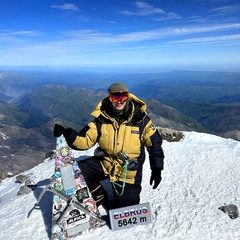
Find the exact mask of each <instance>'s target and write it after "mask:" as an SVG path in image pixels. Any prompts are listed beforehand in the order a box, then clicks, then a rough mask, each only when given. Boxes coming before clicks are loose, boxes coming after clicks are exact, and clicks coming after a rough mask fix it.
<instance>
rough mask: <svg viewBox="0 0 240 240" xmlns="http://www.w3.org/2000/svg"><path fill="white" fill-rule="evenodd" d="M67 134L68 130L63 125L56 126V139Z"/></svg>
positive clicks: (54, 134) (54, 133)
mask: <svg viewBox="0 0 240 240" xmlns="http://www.w3.org/2000/svg"><path fill="white" fill-rule="evenodd" d="M65 132H66V129H65V128H64V127H63V126H62V125H59V124H55V126H54V130H53V136H54V137H60V136H61V135H62V134H63V135H64V133H65Z"/></svg>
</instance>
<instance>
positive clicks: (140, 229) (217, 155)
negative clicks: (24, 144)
mask: <svg viewBox="0 0 240 240" xmlns="http://www.w3.org/2000/svg"><path fill="white" fill-rule="evenodd" d="M184 135H185V137H184V139H183V140H181V141H180V142H171V143H170V142H166V141H164V142H163V149H164V152H165V169H164V171H163V172H162V182H161V183H160V186H159V187H158V188H157V189H155V190H153V189H152V188H151V187H150V185H149V178H150V174H151V171H150V168H149V162H148V158H147V159H146V162H145V164H144V175H143V184H142V186H143V190H142V193H141V203H145V202H150V204H151V208H152V219H153V221H152V223H150V224H149V225H142V226H135V227H133V228H129V229H125V230H124V229H123V230H119V231H112V230H111V229H110V228H109V226H107V225H106V226H103V227H101V228H97V229H94V230H91V231H85V232H84V233H83V234H82V235H80V236H76V237H74V238H73V239H74V240H76V239H84V240H89V239H91V240H92V239H98V240H107V239H109V240H112V239H116V240H122V239H124V240H125V239H135V240H145V239H148V240H151V239H152V240H155V239H161V240H186V239H188V240H191V239H197V240H219V239H221V240H236V239H240V230H239V226H240V217H238V218H236V219H231V218H230V217H229V216H228V215H227V214H226V213H224V212H222V211H221V210H219V207H221V206H223V205H225V204H234V205H236V206H237V207H239V206H240V189H239V188H240V187H239V180H240V174H239V169H240V142H237V141H234V140H232V139H224V138H221V137H217V136H214V135H210V134H204V133H196V132H184ZM93 150H94V149H90V150H88V151H84V152H75V154H76V156H82V157H83V156H86V155H88V156H90V155H92V154H93ZM53 171H54V160H53V159H46V160H45V161H44V162H43V163H42V164H39V165H38V166H36V167H34V168H33V169H30V170H28V171H26V172H25V173H24V174H28V175H30V176H31V178H32V179H34V181H35V182H37V183H38V186H37V188H36V189H35V190H34V191H32V192H30V193H29V194H26V195H22V196H17V192H18V191H19V189H20V187H21V186H22V184H20V183H18V182H16V178H15V177H12V178H8V179H5V180H3V181H2V183H1V184H0V219H1V221H0V229H1V231H0V239H8V240H15V239H17V240H18V239H24V240H25V239H31V240H32V239H34V240H38V239H39V240H42V239H49V236H50V227H51V208H52V193H51V192H47V193H46V194H45V195H44V196H43V198H42V201H41V202H40V207H39V209H33V207H34V204H35V203H36V201H37V198H38V197H39V194H40V193H41V191H42V189H43V188H44V187H45V185H46V184H47V183H48V182H49V178H50V177H51V176H52V174H53ZM100 211H101V212H102V213H104V209H101V208H100Z"/></svg>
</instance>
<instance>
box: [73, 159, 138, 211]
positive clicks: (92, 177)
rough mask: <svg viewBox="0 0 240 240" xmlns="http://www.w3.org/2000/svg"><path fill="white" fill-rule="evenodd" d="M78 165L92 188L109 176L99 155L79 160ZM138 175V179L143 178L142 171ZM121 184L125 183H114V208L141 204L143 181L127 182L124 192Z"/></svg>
mask: <svg viewBox="0 0 240 240" xmlns="http://www.w3.org/2000/svg"><path fill="white" fill-rule="evenodd" d="M78 165H79V168H80V169H81V171H82V174H83V176H84V178H85V180H86V182H87V184H88V186H89V188H90V189H91V188H92V186H94V185H95V186H96V184H97V183H99V182H100V181H102V180H104V179H107V178H108V177H106V176H105V174H104V172H103V169H102V165H101V163H100V161H99V159H98V158H97V157H94V156H93V157H90V158H87V159H84V160H80V161H79V162H78ZM138 175H139V177H138V179H139V178H141V175H142V174H141V172H140V174H138ZM139 180H140V179H139ZM112 184H114V183H112ZM119 185H123V183H122V182H116V184H114V187H113V188H112V191H113V196H114V199H113V206H112V208H119V207H126V206H130V205H134V204H139V202H140V192H141V189H142V188H141V181H137V182H136V183H135V184H128V183H125V187H124V189H123V193H122V188H121V186H119ZM121 194H122V195H121ZM120 195H121V196H120Z"/></svg>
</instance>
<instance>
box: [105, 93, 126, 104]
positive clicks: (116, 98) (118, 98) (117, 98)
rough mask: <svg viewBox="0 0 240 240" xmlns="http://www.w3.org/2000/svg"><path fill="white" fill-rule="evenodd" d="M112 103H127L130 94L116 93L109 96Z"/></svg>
mask: <svg viewBox="0 0 240 240" xmlns="http://www.w3.org/2000/svg"><path fill="white" fill-rule="evenodd" d="M109 99H110V101H111V102H115V103H116V102H125V101H126V100H127V99H128V92H115V93H110V94H109Z"/></svg>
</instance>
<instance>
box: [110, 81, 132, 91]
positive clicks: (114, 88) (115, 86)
mask: <svg viewBox="0 0 240 240" xmlns="http://www.w3.org/2000/svg"><path fill="white" fill-rule="evenodd" d="M108 92H109V93H114V92H128V87H127V85H125V84H124V83H119V82H117V83H113V84H112V85H111V86H110V87H109V88H108Z"/></svg>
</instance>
